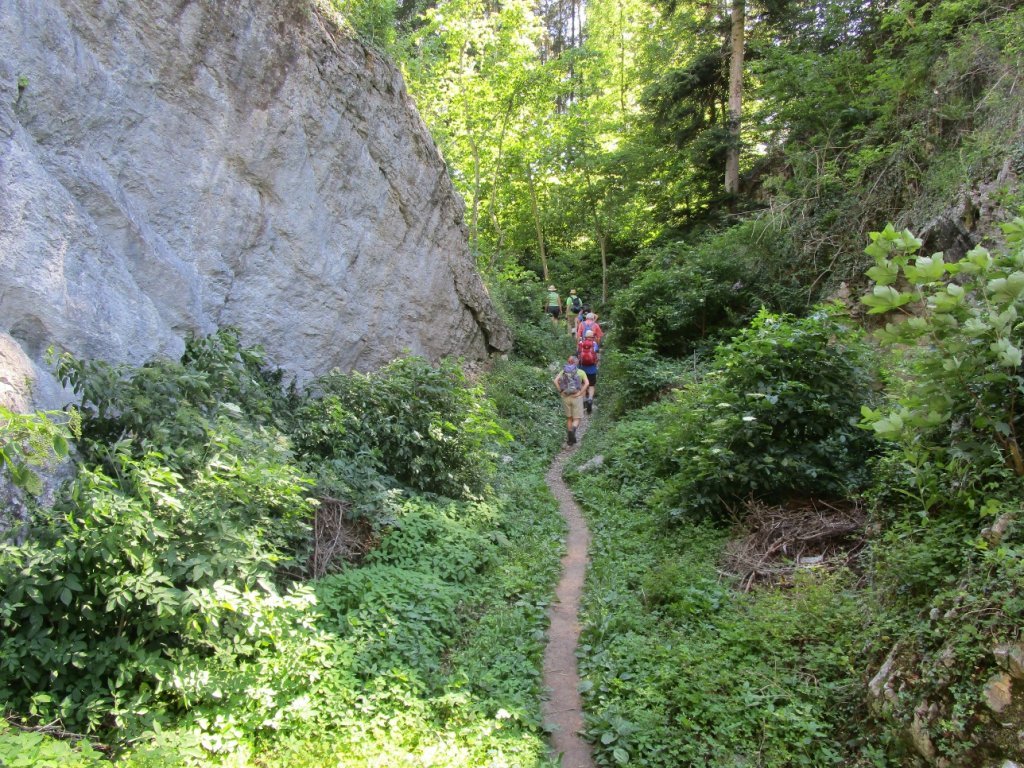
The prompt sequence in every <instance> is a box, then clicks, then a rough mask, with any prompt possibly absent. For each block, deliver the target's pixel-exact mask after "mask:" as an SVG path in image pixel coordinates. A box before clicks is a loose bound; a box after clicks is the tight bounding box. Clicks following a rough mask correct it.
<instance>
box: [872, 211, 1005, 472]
mask: <svg viewBox="0 0 1024 768" xmlns="http://www.w3.org/2000/svg"><path fill="white" fill-rule="evenodd" d="M1004 230H1005V231H1006V232H1007V234H1008V235H1010V237H1008V240H1009V241H1010V243H1011V245H1016V244H1017V241H1018V240H1019V237H1020V236H1019V234H1015V233H1020V232H1021V231H1024V219H1020V218H1018V219H1015V220H1014V221H1013V222H1011V223H1010V224H1009V225H1006V226H1005V227H1004ZM871 239H872V242H871V244H870V245H869V246H868V248H867V251H868V253H870V254H871V255H872V256H874V258H875V267H874V268H873V269H872V270H870V271H869V273H868V275H869V277H874V278H879V280H878V282H876V284H875V285H874V286H873V287H872V289H871V292H870V293H869V294H867V295H866V296H864V297H862V299H861V301H862V302H863V303H864V304H865V305H867V306H868V307H869V308H870V309H869V310H868V311H869V312H870V313H878V314H884V313H887V312H890V311H892V310H899V311H900V312H901V313H903V314H906V315H907V316H906V317H904V318H903V321H902V322H890V323H887V324H886V326H885V328H884V329H882V330H881V331H878V332H877V333H876V337H877V338H878V340H879V341H881V342H882V343H884V344H888V345H890V346H896V345H900V346H901V347H902V356H903V357H904V358H905V359H906V360H907V361H908V362H909V364H910V365H911V367H912V370H913V371H914V376H913V378H912V383H910V384H908V386H907V387H906V393H905V394H904V395H903V396H902V397H901V398H900V399H899V401H898V404H897V405H896V406H895V407H894V408H891V409H889V410H888V411H886V412H883V411H870V412H865V413H864V414H863V415H864V420H865V423H866V424H868V425H870V427H871V428H872V429H873V430H874V431H875V432H876V433H877V434H878V435H879V436H880V437H883V438H886V439H891V440H916V439H921V438H922V437H923V436H925V435H928V434H931V433H932V432H933V431H934V430H935V428H937V427H939V426H940V425H943V424H945V423H950V424H951V427H950V429H951V434H950V436H949V438H950V439H952V440H953V441H954V442H956V443H961V442H962V443H964V444H965V445H966V446H970V447H969V448H964V449H961V450H977V449H976V448H974V447H973V445H974V438H971V437H969V434H968V433H967V432H965V431H964V430H963V429H962V428H960V429H959V430H957V429H955V428H954V427H953V426H952V424H953V421H952V418H953V416H954V415H959V417H960V423H961V424H963V423H964V422H966V423H969V424H970V425H972V428H973V429H975V430H979V431H980V432H982V433H986V432H987V433H988V434H989V436H990V439H993V440H995V442H996V443H997V444H998V445H999V446H1000V448H1001V450H1003V451H1005V452H1006V453H1007V455H1008V457H1009V459H1010V461H1011V462H1012V463H1013V465H1014V467H1015V469H1017V471H1018V473H1020V472H1024V466H1022V465H1020V463H1019V461H1018V459H1017V458H1016V457H1019V456H1020V451H1019V447H1018V442H1017V441H1018V433H1019V430H1020V429H1021V428H1022V427H1024V425H1022V424H1021V423H1019V421H1020V417H1019V416H1018V415H1016V414H1017V413H1018V412H1019V410H1020V409H1019V408H1018V407H1017V405H1016V402H1017V399H1018V397H1019V396H1020V395H1021V392H1022V385H1024V375H1022V371H1021V364H1022V358H1024V353H1022V348H1024V334H1022V325H1021V323H1020V322H1019V316H1020V313H1021V310H1022V309H1024V270H1022V269H1020V268H1019V265H1018V260H1019V253H1018V252H1017V251H1011V252H1010V253H999V254H992V253H990V252H989V251H988V250H986V249H985V248H981V247H978V248H974V249H972V250H971V251H970V252H968V253H967V254H966V255H965V256H964V257H963V258H962V259H960V260H958V261H956V262H953V263H949V264H947V263H945V261H944V259H943V257H942V254H934V255H932V256H931V257H925V256H920V255H917V253H916V252H917V250H918V249H919V248H920V244H921V243H920V240H918V239H917V238H915V237H914V236H913V235H912V234H910V233H909V232H903V233H897V232H896V231H895V229H894V228H893V227H891V226H889V227H886V229H885V230H884V231H883V232H876V233H872V235H871ZM896 286H900V287H901V288H902V290H899V289H898V288H897V287H896ZM908 313H909V314H908ZM936 403H940V404H941V405H939V406H936ZM992 425H1001V426H1000V427H999V428H998V429H995V428H993V426H992Z"/></svg>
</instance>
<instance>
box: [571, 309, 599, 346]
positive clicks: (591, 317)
mask: <svg viewBox="0 0 1024 768" xmlns="http://www.w3.org/2000/svg"><path fill="white" fill-rule="evenodd" d="M587 331H593V332H594V341H596V342H597V343H598V344H600V343H601V338H602V337H603V336H604V331H602V330H601V326H600V325H598V324H597V315H595V314H594V313H593V312H588V313H587V316H586V319H585V320H584V321H583V322H582V323H580V324H579V325H578V326H576V338H577V340H578V341H583V339H585V338H586V337H587Z"/></svg>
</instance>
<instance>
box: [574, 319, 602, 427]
mask: <svg viewBox="0 0 1024 768" xmlns="http://www.w3.org/2000/svg"><path fill="white" fill-rule="evenodd" d="M576 357H577V358H578V359H579V361H580V363H579V365H580V369H581V370H582V371H583V372H584V373H585V374H587V387H586V393H585V394H584V395H583V409H584V410H585V411H586V412H587V413H593V412H594V392H595V389H596V387H597V366H598V365H600V364H601V348H600V346H599V345H598V343H597V341H596V340H595V338H594V331H593V330H588V331H586V332H584V334H583V338H582V339H580V343H579V345H578V346H577V347H576Z"/></svg>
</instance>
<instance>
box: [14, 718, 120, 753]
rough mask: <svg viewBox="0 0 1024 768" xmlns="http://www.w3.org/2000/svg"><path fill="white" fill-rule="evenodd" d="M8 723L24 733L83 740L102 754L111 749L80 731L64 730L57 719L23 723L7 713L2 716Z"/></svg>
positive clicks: (67, 739) (66, 739)
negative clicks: (38, 723) (37, 723)
mask: <svg viewBox="0 0 1024 768" xmlns="http://www.w3.org/2000/svg"><path fill="white" fill-rule="evenodd" d="M4 720H6V721H7V723H8V725H10V726H11V727H13V728H17V729H18V730H19V731H25V732H26V733H41V734H44V735H46V736H51V737H53V738H55V739H60V740H61V741H72V742H79V741H84V742H86V743H87V744H89V745H90V746H92V748H93V749H95V750H96V751H97V752H102V753H104V754H107V753H110V752H111V751H112V750H111V748H110V747H108V746H107V745H106V744H100V743H99V742H97V741H92V740H91V739H90V738H89V737H88V736H86V735H84V734H81V733H73V732H72V731H67V730H64V726H63V725H61V722H60V721H59V720H54V721H53V722H52V723H47V724H45V725H25V724H24V723H21V722H18V720H16V719H15V718H13V717H11V716H9V715H7V716H5V717H4Z"/></svg>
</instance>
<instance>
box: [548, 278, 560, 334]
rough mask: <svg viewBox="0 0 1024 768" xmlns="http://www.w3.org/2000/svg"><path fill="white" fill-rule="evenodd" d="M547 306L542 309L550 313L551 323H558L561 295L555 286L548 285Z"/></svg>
mask: <svg viewBox="0 0 1024 768" xmlns="http://www.w3.org/2000/svg"><path fill="white" fill-rule="evenodd" d="M546 306H547V308H546V309H545V310H544V311H545V312H547V313H548V314H549V315H551V324H552V325H558V318H559V317H560V316H561V314H562V297H561V296H559V295H558V291H556V290H555V286H553V285H549V286H548V299H547V305H546Z"/></svg>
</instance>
